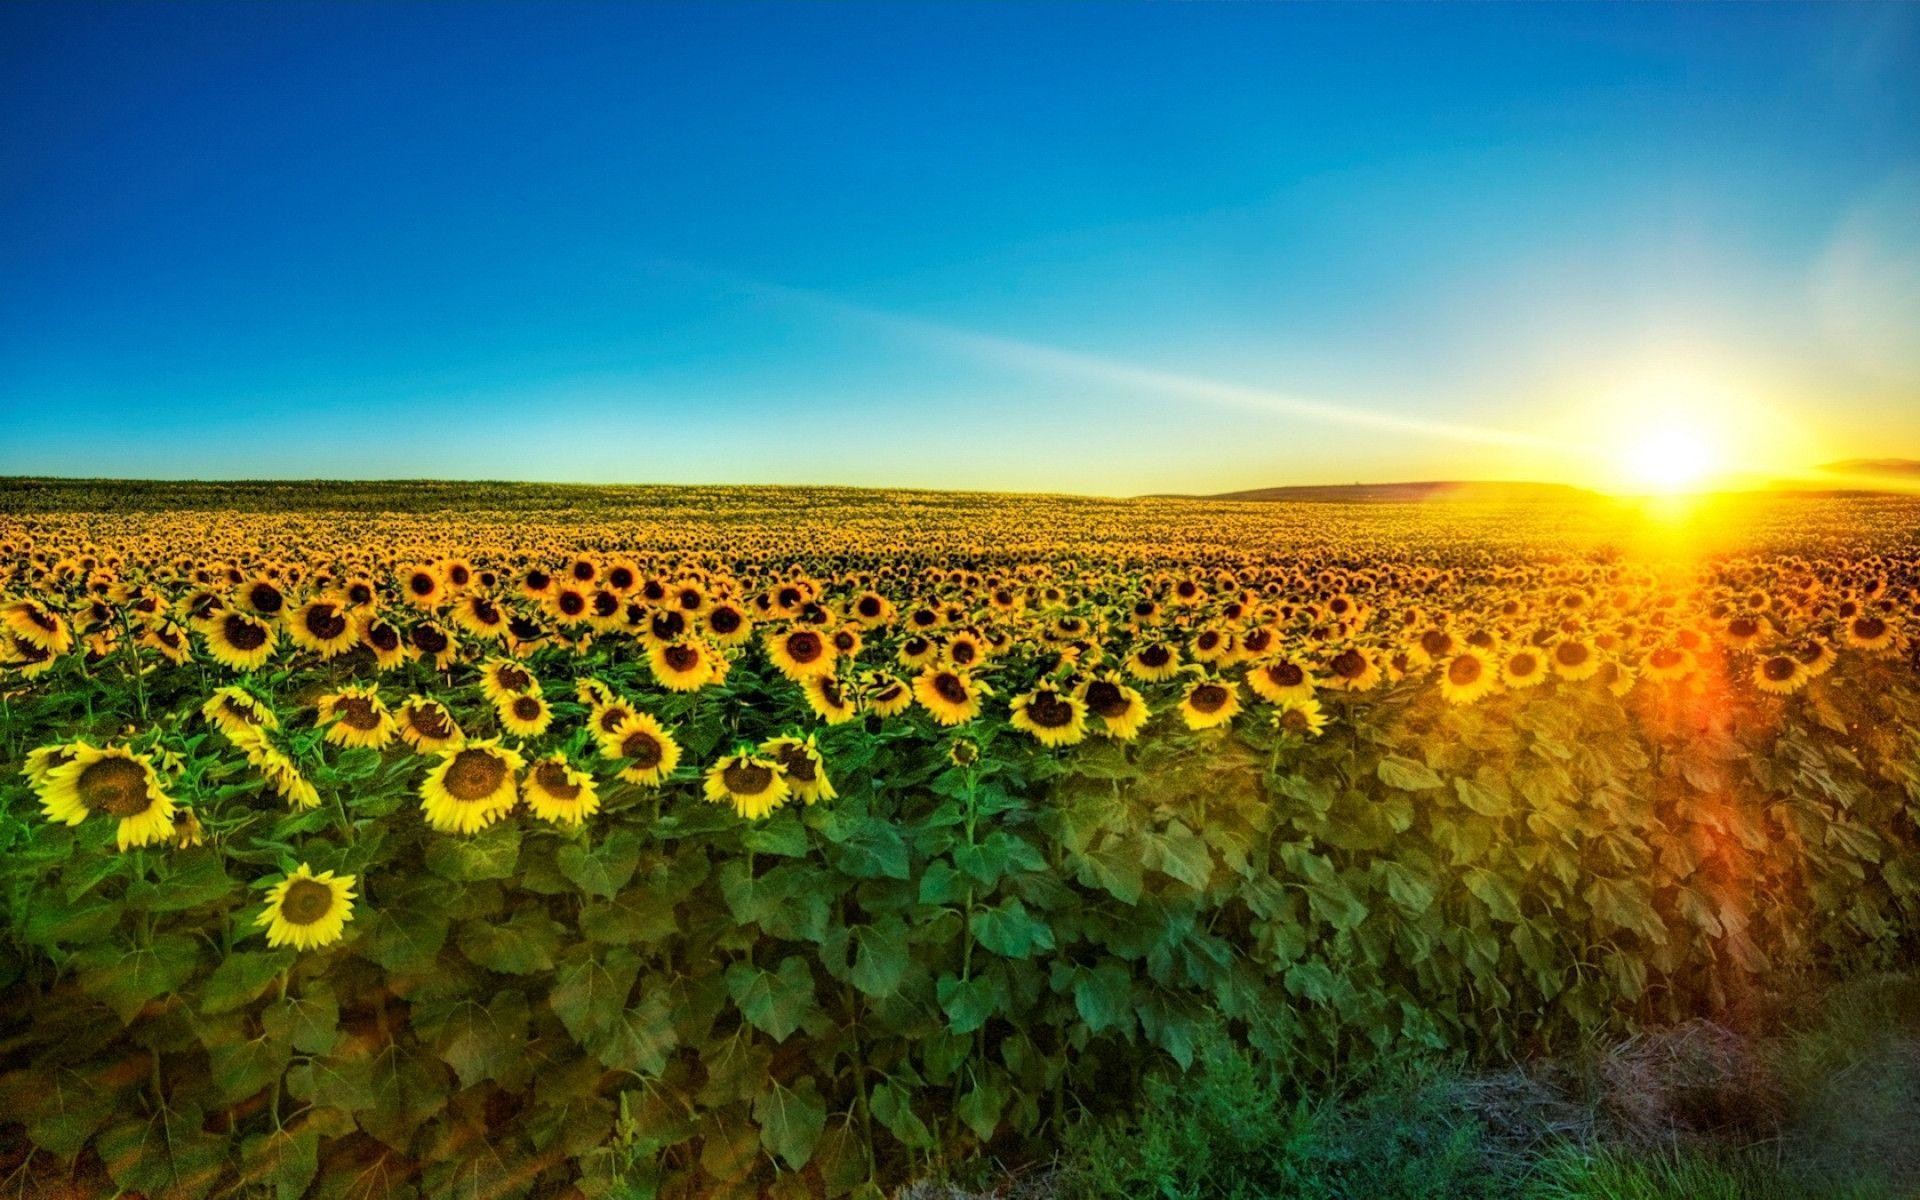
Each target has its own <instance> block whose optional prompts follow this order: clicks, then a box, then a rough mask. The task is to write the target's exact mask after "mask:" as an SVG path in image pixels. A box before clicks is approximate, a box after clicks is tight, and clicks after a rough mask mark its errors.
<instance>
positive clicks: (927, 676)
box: [913, 667, 987, 725]
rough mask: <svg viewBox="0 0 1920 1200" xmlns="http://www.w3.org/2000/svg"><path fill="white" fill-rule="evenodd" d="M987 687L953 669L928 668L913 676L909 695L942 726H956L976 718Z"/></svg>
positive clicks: (964, 673)
mask: <svg viewBox="0 0 1920 1200" xmlns="http://www.w3.org/2000/svg"><path fill="white" fill-rule="evenodd" d="M986 691H987V686H986V685H985V684H984V683H979V682H977V681H975V680H974V679H973V678H972V677H971V676H969V675H968V674H967V673H966V672H965V671H962V670H959V669H958V668H955V667H930V668H928V669H927V670H925V671H922V672H920V674H918V675H916V676H914V680H913V695H914V698H915V699H917V700H918V701H920V705H921V707H922V708H925V709H926V710H927V711H928V712H929V713H931V714H932V715H933V719H934V720H935V721H938V722H939V723H940V724H942V725H959V724H962V723H964V722H967V721H971V720H973V719H974V718H975V717H977V716H979V715H980V703H981V698H982V696H983V695H984V694H985V693H986Z"/></svg>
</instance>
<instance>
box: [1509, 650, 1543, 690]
mask: <svg viewBox="0 0 1920 1200" xmlns="http://www.w3.org/2000/svg"><path fill="white" fill-rule="evenodd" d="M1546 678H1547V660H1546V659H1545V658H1544V657H1543V656H1542V655H1541V653H1540V652H1539V651H1538V650H1535V649H1534V648H1533V647H1531V646H1525V647H1522V648H1521V649H1518V650H1515V651H1514V652H1513V653H1511V654H1509V655H1507V656H1506V659H1505V661H1503V662H1502V663H1501V664H1500V682H1502V683H1504V684H1506V685H1507V686H1508V687H1509V688H1512V689H1514V690H1515V691H1519V690H1520V689H1522V688H1530V687H1534V686H1536V685H1538V684H1540V683H1542V682H1544V681H1545V680H1546Z"/></svg>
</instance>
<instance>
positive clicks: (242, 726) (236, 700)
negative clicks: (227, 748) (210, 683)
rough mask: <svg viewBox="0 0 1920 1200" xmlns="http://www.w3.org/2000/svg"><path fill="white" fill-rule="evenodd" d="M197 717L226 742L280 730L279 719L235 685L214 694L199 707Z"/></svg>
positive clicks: (270, 710) (253, 697) (243, 689)
mask: <svg viewBox="0 0 1920 1200" xmlns="http://www.w3.org/2000/svg"><path fill="white" fill-rule="evenodd" d="M200 715H201V716H202V717H204V718H206V721H207V724H209V725H211V726H213V727H214V728H215V729H218V730H219V731H220V732H221V733H223V734H225V735H227V736H228V737H229V738H236V737H238V736H240V734H241V733H242V732H243V731H250V730H253V729H255V728H259V729H278V728H280V718H279V717H277V716H275V715H274V712H273V710H272V709H271V708H268V707H267V706H266V705H265V704H264V703H262V702H261V701H260V700H259V699H257V698H256V697H255V696H254V695H253V693H251V692H249V691H247V690H246V689H245V688H242V687H239V686H237V685H229V686H227V687H223V688H221V689H219V690H218V691H216V692H214V693H213V695H212V696H211V697H210V698H209V699H208V700H207V702H206V703H205V704H202V705H201V706H200Z"/></svg>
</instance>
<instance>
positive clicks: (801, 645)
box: [787, 629, 825, 663]
mask: <svg viewBox="0 0 1920 1200" xmlns="http://www.w3.org/2000/svg"><path fill="white" fill-rule="evenodd" d="M824 652H825V648H824V647H823V646H822V645H821V643H820V635H819V634H817V633H813V632H811V631H809V630H804V629H803V630H801V631H800V632H799V633H794V634H789V635H788V636H787V657H788V658H791V659H792V660H793V661H794V662H797V663H810V662H814V661H816V660H817V659H819V657H820V655H821V654H822V653H824Z"/></svg>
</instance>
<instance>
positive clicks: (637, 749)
mask: <svg viewBox="0 0 1920 1200" xmlns="http://www.w3.org/2000/svg"><path fill="white" fill-rule="evenodd" d="M600 748H601V753H603V754H604V755H606V756H607V757H608V758H618V759H626V760H627V765H626V766H624V767H622V768H621V769H620V778H622V779H624V780H626V781H627V782H628V783H637V784H640V785H641V786H643V787H652V786H655V785H657V784H659V783H660V782H661V781H662V780H664V779H666V777H667V776H669V775H671V774H673V769H674V768H675V767H677V766H679V765H680V743H678V742H676V741H674V740H673V735H672V734H670V733H668V732H667V731H666V728H665V727H664V726H662V725H661V724H660V722H658V721H656V720H654V719H653V717H652V716H651V715H649V714H647V713H643V712H629V713H627V715H626V716H625V718H623V719H622V720H621V722H620V724H619V725H617V726H615V727H614V730H613V732H612V733H611V734H609V735H608V736H607V737H605V738H603V739H602V740H601V743H600Z"/></svg>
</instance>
